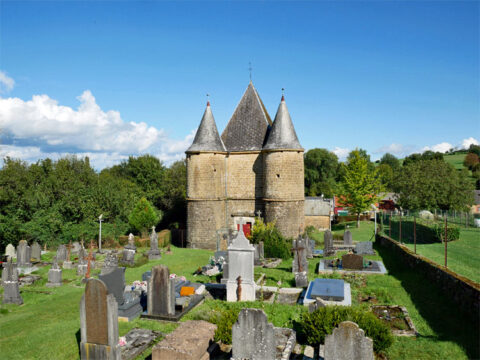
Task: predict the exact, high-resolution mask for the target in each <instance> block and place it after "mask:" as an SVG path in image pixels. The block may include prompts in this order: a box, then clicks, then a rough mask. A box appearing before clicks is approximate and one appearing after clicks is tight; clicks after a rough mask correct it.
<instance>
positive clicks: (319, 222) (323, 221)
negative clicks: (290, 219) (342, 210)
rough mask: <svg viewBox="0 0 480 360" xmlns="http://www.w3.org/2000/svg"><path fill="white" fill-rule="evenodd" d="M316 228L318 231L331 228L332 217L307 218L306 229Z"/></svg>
mask: <svg viewBox="0 0 480 360" xmlns="http://www.w3.org/2000/svg"><path fill="white" fill-rule="evenodd" d="M307 226H315V227H316V228H317V229H329V228H330V216H305V228H306V227H307Z"/></svg>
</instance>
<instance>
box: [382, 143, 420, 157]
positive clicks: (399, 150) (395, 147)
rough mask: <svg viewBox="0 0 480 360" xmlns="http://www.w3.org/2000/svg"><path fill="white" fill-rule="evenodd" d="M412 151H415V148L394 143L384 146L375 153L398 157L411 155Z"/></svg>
mask: <svg viewBox="0 0 480 360" xmlns="http://www.w3.org/2000/svg"><path fill="white" fill-rule="evenodd" d="M412 151H413V146H411V145H402V144H396V143H392V144H390V145H385V146H382V147H381V148H379V149H377V150H376V151H374V152H373V153H374V154H384V153H390V154H393V155H397V156H405V155H407V154H410V153H411V152H412Z"/></svg>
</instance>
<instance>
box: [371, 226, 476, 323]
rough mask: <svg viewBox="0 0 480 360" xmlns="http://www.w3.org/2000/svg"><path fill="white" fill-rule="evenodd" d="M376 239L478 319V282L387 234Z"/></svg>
mask: <svg viewBox="0 0 480 360" xmlns="http://www.w3.org/2000/svg"><path fill="white" fill-rule="evenodd" d="M376 241H378V242H379V243H380V245H381V246H385V247H388V248H390V249H393V251H394V252H395V254H396V255H397V256H398V257H399V258H400V259H402V261H403V262H404V263H405V265H407V266H408V267H410V268H412V269H415V271H416V272H418V273H421V274H424V275H425V277H426V278H427V279H428V280H430V281H432V282H435V283H436V284H437V285H439V286H440V288H441V289H443V291H444V294H445V296H447V297H450V298H451V299H452V300H453V301H454V302H455V303H456V304H457V305H458V310H460V311H463V312H465V313H467V314H471V315H472V318H473V319H477V320H476V321H478V319H479V316H480V287H479V286H478V284H476V283H474V282H473V281H471V280H469V279H467V278H465V277H463V276H460V275H458V274H457V273H455V272H453V271H450V270H449V269H445V268H443V267H441V266H440V265H438V264H435V263H434V262H432V261H430V260H429V259H427V258H425V257H423V256H421V255H417V254H415V253H414V252H413V251H412V250H410V249H409V248H407V247H406V246H404V245H402V244H400V243H398V242H397V241H395V240H393V239H390V238H389V237H387V236H381V235H377V238H376ZM452 311H454V310H452Z"/></svg>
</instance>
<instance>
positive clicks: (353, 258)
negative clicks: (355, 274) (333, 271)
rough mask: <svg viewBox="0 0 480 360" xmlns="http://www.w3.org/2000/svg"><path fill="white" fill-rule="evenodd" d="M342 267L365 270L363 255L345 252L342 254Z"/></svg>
mask: <svg viewBox="0 0 480 360" xmlns="http://www.w3.org/2000/svg"><path fill="white" fill-rule="evenodd" d="M342 268H344V269H352V270H363V256H361V255H356V254H345V255H343V256H342Z"/></svg>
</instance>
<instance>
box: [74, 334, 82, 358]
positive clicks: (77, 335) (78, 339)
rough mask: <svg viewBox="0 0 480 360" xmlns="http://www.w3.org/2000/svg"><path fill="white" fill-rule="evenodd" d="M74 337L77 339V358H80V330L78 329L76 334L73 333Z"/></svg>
mask: <svg viewBox="0 0 480 360" xmlns="http://www.w3.org/2000/svg"><path fill="white" fill-rule="evenodd" d="M75 337H76V339H77V346H78V357H79V358H81V357H82V354H81V351H80V342H81V341H82V339H81V335H80V329H78V330H77V332H76V333H75Z"/></svg>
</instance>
